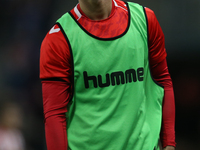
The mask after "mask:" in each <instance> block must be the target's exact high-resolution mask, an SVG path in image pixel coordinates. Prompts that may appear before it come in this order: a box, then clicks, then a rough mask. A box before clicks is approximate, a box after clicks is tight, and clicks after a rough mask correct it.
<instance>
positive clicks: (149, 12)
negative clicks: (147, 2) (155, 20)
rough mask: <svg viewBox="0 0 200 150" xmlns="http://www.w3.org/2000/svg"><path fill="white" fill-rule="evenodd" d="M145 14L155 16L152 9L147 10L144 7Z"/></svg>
mask: <svg viewBox="0 0 200 150" xmlns="http://www.w3.org/2000/svg"><path fill="white" fill-rule="evenodd" d="M144 9H145V12H146V13H147V14H149V15H152V16H155V13H154V11H153V10H152V9H150V8H148V7H144Z"/></svg>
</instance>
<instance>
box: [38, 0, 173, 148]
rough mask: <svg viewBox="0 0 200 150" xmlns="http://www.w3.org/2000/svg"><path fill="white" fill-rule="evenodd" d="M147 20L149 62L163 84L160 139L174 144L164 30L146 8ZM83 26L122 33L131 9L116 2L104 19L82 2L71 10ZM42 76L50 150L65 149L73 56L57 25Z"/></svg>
mask: <svg viewBox="0 0 200 150" xmlns="http://www.w3.org/2000/svg"><path fill="white" fill-rule="evenodd" d="M145 11H146V15H147V22H148V37H149V39H148V44H149V61H150V69H151V72H152V76H153V78H154V79H155V80H156V81H157V82H159V83H160V84H162V85H163V86H164V100H163V121H162V131H161V140H162V145H163V147H166V146H167V145H171V146H175V131H174V124H175V123H174V122H175V105H174V93H173V86H172V81H171V77H170V74H169V72H168V67H167V62H166V51H165V42H164V35H163V32H162V29H161V27H160V25H159V23H158V21H157V19H156V16H155V14H154V12H153V11H152V10H150V9H148V8H145ZM71 13H72V15H73V16H74V18H75V19H77V21H78V22H79V23H80V25H81V26H82V27H83V28H84V29H86V30H87V31H88V32H90V33H91V34H93V35H95V36H98V37H100V38H111V37H115V36H118V35H120V34H122V33H123V32H124V31H125V30H126V27H127V23H128V12H127V7H126V6H125V3H124V2H122V1H119V0H115V1H113V7H112V11H111V14H110V16H109V18H107V19H105V20H101V21H93V20H91V19H89V18H88V17H87V16H85V15H84V13H83V12H82V11H81V9H80V6H79V4H78V5H77V6H76V7H74V9H72V10H71ZM40 78H41V79H42V91H43V107H44V117H45V133H46V142H47V148H48V150H55V149H59V150H66V149H67V132H66V118H65V113H66V112H67V107H66V106H67V104H68V101H69V99H70V97H71V96H72V91H71V78H72V77H71V56H70V51H69V46H68V44H67V42H66V39H65V37H64V35H63V34H62V32H61V31H60V29H59V27H58V25H55V26H54V27H53V28H52V29H51V30H50V31H49V33H47V35H46V37H45V39H44V40H43V43H42V46H41V54H40Z"/></svg>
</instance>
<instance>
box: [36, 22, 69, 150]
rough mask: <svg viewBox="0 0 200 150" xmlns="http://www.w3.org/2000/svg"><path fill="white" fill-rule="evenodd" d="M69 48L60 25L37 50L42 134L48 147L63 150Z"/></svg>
mask: <svg viewBox="0 0 200 150" xmlns="http://www.w3.org/2000/svg"><path fill="white" fill-rule="evenodd" d="M70 68H71V66H70V51H69V47H68V44H67V42H66V39H65V37H64V36H63V34H62V32H61V31H60V29H59V27H58V26H57V25H56V26H54V27H53V28H52V29H51V30H50V32H49V33H48V34H47V35H46V37H45V39H44V40H43V42H42V45H41V50H40V78H41V79H42V93H43V108H44V119H45V136H46V145H47V149H48V150H56V149H59V150H66V149H67V132H66V117H65V113H66V112H67V104H68V102H69V99H70V97H71V86H70V85H71V81H70V74H71V69H70Z"/></svg>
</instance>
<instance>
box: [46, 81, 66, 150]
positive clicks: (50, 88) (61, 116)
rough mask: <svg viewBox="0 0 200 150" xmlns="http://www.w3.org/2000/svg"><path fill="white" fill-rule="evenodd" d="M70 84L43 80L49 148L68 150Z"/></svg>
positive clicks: (50, 149) (49, 149)
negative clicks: (67, 127) (67, 124)
mask: <svg viewBox="0 0 200 150" xmlns="http://www.w3.org/2000/svg"><path fill="white" fill-rule="evenodd" d="M69 88H70V86H68V84H67V83H66V82H60V81H43V82H42V92H43V107H44V119H45V135H46V144H47V149H48V150H66V149H67V132H66V117H65V113H66V112H67V104H68V101H69V97H70V92H69V91H70V90H69Z"/></svg>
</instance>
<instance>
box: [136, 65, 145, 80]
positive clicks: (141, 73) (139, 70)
mask: <svg viewBox="0 0 200 150" xmlns="http://www.w3.org/2000/svg"><path fill="white" fill-rule="evenodd" d="M143 75H144V68H138V69H137V76H138V81H143V80H144V76H143Z"/></svg>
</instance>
